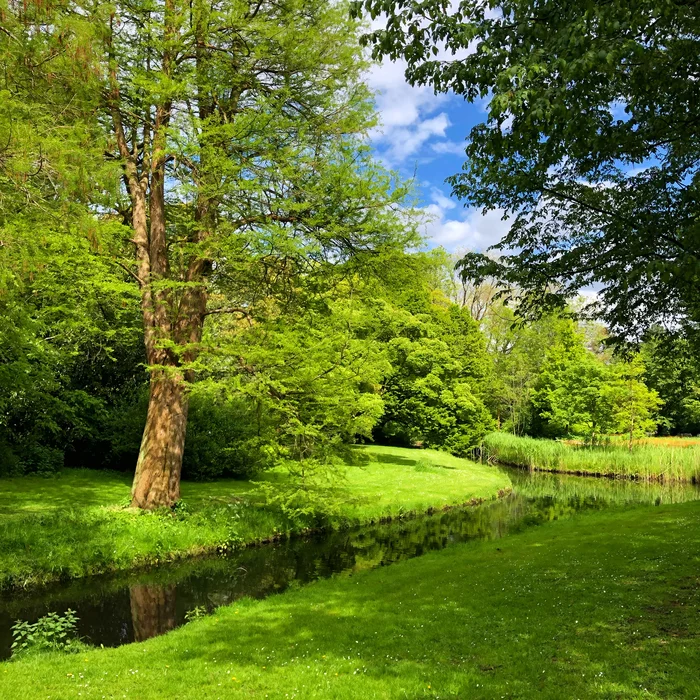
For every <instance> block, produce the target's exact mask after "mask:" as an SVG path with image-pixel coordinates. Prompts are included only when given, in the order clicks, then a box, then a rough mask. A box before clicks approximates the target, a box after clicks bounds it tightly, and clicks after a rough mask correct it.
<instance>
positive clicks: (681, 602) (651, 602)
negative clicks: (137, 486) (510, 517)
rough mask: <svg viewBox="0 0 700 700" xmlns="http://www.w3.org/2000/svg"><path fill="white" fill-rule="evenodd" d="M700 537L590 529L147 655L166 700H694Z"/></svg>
mask: <svg viewBox="0 0 700 700" xmlns="http://www.w3.org/2000/svg"><path fill="white" fill-rule="evenodd" d="M674 509H675V510H674ZM681 521H682V522H681ZM699 532H700V509H698V506H697V505H695V504H686V505H682V506H670V507H666V508H659V509H653V510H650V509H639V510H635V511H633V512H631V513H622V514H621V513H606V514H600V513H595V514H591V515H587V516H585V517H584V518H580V519H575V520H571V521H567V522H566V523H563V524H562V523H558V524H557V525H556V526H547V527H545V528H538V529H535V530H530V531H528V532H526V533H523V534H522V535H520V536H518V537H516V538H513V539H511V540H509V541H508V542H499V543H484V544H481V545H476V546H471V547H470V548H469V549H466V548H465V547H460V546H458V547H454V548H452V549H448V550H443V551H442V552H439V553H434V554H431V555H428V556H425V557H422V558H419V559H414V560H412V561H410V562H406V563H404V564H401V565H398V566H395V567H392V568H391V569H379V570H376V571H374V572H372V573H367V574H365V573H362V574H359V575H357V576H352V577H342V578H336V579H333V580H330V581H323V582H320V583H318V584H316V585H313V586H310V587H307V588H305V589H304V590H299V591H292V592H289V593H287V594H285V595H283V596H277V597H273V598H270V599H268V600H267V601H265V602H262V603H257V602H254V601H250V600H243V601H241V602H239V603H237V604H236V605H234V606H231V607H229V608H225V609H222V610H220V611H219V612H218V613H217V615H216V616H215V617H214V618H213V619H207V620H204V621H201V622H197V623H194V624H193V625H191V626H187V627H185V628H183V629H182V630H180V631H178V632H175V633H173V635H170V636H167V637H164V638H161V639H158V640H153V642H152V646H149V647H148V648H147V649H148V651H149V652H150V653H149V658H154V657H153V655H154V653H155V654H156V655H157V659H158V663H159V664H161V665H162V664H168V665H169V668H170V669H174V670H171V671H170V672H169V673H170V676H169V679H168V683H170V685H169V686H168V687H169V688H171V689H172V688H173V687H178V684H181V687H183V688H184V687H187V685H186V684H187V683H188V682H191V680H188V679H191V678H193V677H197V678H198V679H199V681H200V682H201V688H200V690H201V692H202V693H204V687H205V686H206V685H207V683H211V685H212V686H215V685H216V683H215V681H219V675H220V676H221V679H222V680H226V681H228V682H230V681H229V679H228V677H226V678H224V675H225V671H226V669H227V668H233V669H235V671H234V673H235V676H237V678H239V679H243V682H245V683H246V684H247V686H246V687H247V688H248V692H253V693H254V692H255V691H256V690H263V689H264V690H265V691H266V692H267V691H268V690H270V691H272V690H277V691H280V690H284V689H289V688H304V695H303V697H343V698H344V697H397V698H398V697H437V696H438V695H439V696H440V697H453V698H456V697H500V696H501V695H506V697H548V698H561V697H563V695H562V689H564V688H566V691H565V695H564V696H565V697H641V695H640V688H644V689H645V692H647V693H648V694H650V695H651V696H652V697H690V696H692V694H693V692H695V691H697V689H698V680H697V673H696V668H697V654H698V639H700V621H699V618H698V614H697V612H698V609H699V608H700V584H698V581H697V575H696V572H695V571H694V565H693V561H692V560H693V556H694V554H693V553H696V552H697V551H698V547H699V546H700V535H698V533H699ZM650 561H654V562H659V561H661V562H662V563H663V566H660V567H654V568H650V567H649V565H648V563H649V562H650ZM671 618H672V619H673V624H672V625H669V621H670V620H671ZM145 650H146V649H145V648H144V649H143V650H142V649H141V648H140V647H133V648H129V647H125V648H124V649H123V650H120V652H117V654H118V656H115V657H113V658H114V659H115V660H116V659H119V663H120V664H121V666H123V667H124V668H128V667H132V666H133V665H134V664H136V663H137V661H138V660H139V659H144V654H143V652H144V651H145ZM205 663H206V664H208V671H207V672H206V673H202V672H201V669H203V668H205V666H204V664H205ZM198 669H200V671H198ZM213 669H221V672H219V671H216V672H215V671H214V670H213ZM217 674H219V675H217ZM324 674H327V676H326V675H324ZM336 674H337V676H336ZM327 677H330V680H328V678H327ZM151 678H152V682H153V683H155V684H156V685H155V686H154V691H157V690H158V688H159V687H160V688H161V689H163V688H165V681H161V680H160V677H159V676H158V675H157V674H153V676H152V677H151ZM209 679H211V680H209ZM173 684H175V686H173ZM330 684H336V685H334V686H331V685H330ZM348 684H349V685H348ZM198 692H199V690H198ZM242 694H243V693H242ZM149 697H151V696H149Z"/></svg>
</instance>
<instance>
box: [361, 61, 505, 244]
mask: <svg viewBox="0 0 700 700" xmlns="http://www.w3.org/2000/svg"><path fill="white" fill-rule="evenodd" d="M404 69H405V64H403V63H402V62H401V61H398V62H395V63H392V62H389V61H385V62H383V63H382V64H380V65H376V66H374V67H373V68H372V69H371V70H370V73H369V76H368V82H369V85H370V87H371V88H372V89H373V90H374V91H375V93H376V102H377V108H378V111H379V116H380V119H381V126H380V127H379V128H378V129H376V130H374V131H373V132H372V133H371V134H370V137H371V140H372V144H373V146H374V148H375V150H376V152H377V155H378V156H379V157H380V158H381V160H382V161H383V162H384V163H385V165H387V166H388V167H389V168H391V169H393V170H397V171H398V172H399V173H400V174H401V175H402V176H403V177H405V178H412V177H413V176H414V173H415V179H416V185H417V190H418V194H419V196H420V198H421V205H422V207H423V208H424V209H425V211H426V213H427V214H428V215H430V216H432V218H433V220H432V222H431V223H429V224H427V225H426V230H425V233H426V235H427V236H428V238H429V245H431V246H434V245H442V246H444V247H445V248H446V249H447V250H449V251H455V252H463V251H466V250H484V249H485V248H487V247H488V246H490V245H492V244H493V243H496V242H497V241H498V240H499V239H500V238H501V237H502V236H503V235H505V233H506V231H507V229H508V224H507V223H506V222H504V221H502V220H501V215H500V213H499V212H490V213H489V214H487V215H486V216H482V215H481V214H480V212H478V211H475V210H473V209H465V208H464V206H463V204H462V203H461V202H460V201H459V200H458V199H456V198H454V197H452V196H451V195H450V187H449V185H447V184H446V183H445V178H446V177H448V176H449V175H454V174H455V173H457V172H459V171H460V169H461V167H462V163H463V162H464V139H465V137H466V136H467V134H468V133H469V130H470V129H471V127H472V126H473V125H474V124H476V123H478V122H481V121H483V120H484V118H485V117H486V113H485V111H484V106H483V105H482V104H469V103H467V102H465V101H464V100H462V99H461V98H459V97H457V96H456V95H434V94H433V91H432V89H431V88H428V87H411V86H410V85H409V84H408V83H407V82H406V80H405V78H404Z"/></svg>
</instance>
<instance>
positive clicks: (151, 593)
mask: <svg viewBox="0 0 700 700" xmlns="http://www.w3.org/2000/svg"><path fill="white" fill-rule="evenodd" d="M508 473H509V476H510V477H511V480H512V481H513V484H514V492H513V493H512V494H511V495H510V496H508V497H507V498H504V499H501V500H499V501H496V502H491V503H488V504H484V505H482V506H479V507H476V508H467V509H456V510H452V511H447V512H444V513H439V514H436V515H432V516H426V517H421V518H416V519H413V520H406V521H399V522H393V523H388V524H384V525H377V526H372V527H364V528H358V529H354V530H346V531H342V532H331V533H327V534H321V535H316V536H313V537H308V538H303V539H302V538H297V539H292V540H289V541H286V542H281V543H278V544H275V545H266V546H264V547H259V548H251V549H248V550H243V551H241V552H239V553H238V554H236V555H232V556H229V557H225V558H220V557H213V558H205V559H198V560H194V561H189V562H186V563H184V564H180V565H177V566H168V567H162V568H159V569H158V570H155V571H151V572H147V573H142V574H139V575H130V576H128V575H127V576H121V577H95V578H92V579H87V580H82V581H74V582H72V583H70V584H62V585H57V586H53V587H51V588H48V589H44V590H43V591H41V592H40V593H36V594H34V595H29V596H26V595H25V596H15V597H14V598H12V599H0V658H3V657H6V656H9V652H10V643H11V632H10V627H11V625H12V623H13V621H14V620H16V619H23V620H30V621H33V620H36V619H37V618H38V617H40V616H41V615H45V614H46V613H47V612H50V611H58V612H64V611H65V610H66V609H67V608H72V609H73V610H75V611H76V612H77V614H78V616H79V618H80V622H79V632H80V634H81V635H82V636H83V637H85V638H86V640H87V641H89V642H91V643H93V644H98V645H99V644H104V645H105V646H119V645H120V644H125V643H127V642H130V641H140V640H143V639H148V638H149V637H153V636H156V635H159V634H164V633H165V632H168V631H169V630H171V629H173V628H174V627H177V626H178V625H181V624H183V623H184V622H185V619H186V615H187V612H188V611H190V610H193V609H194V608H195V607H199V608H204V609H205V610H207V611H211V610H213V609H214V608H215V607H217V606H220V605H225V604H227V603H231V602H233V601H234V600H237V599H238V598H241V597H243V596H249V597H253V598H263V597H265V596H268V595H270V594H272V593H276V592H279V591H282V590H284V589H285V588H287V587H288V586H290V585H303V584H305V583H307V582H309V581H313V580H315V579H318V578H324V577H328V576H331V575H334V574H339V575H349V574H352V573H353V572H354V571H358V570H361V569H368V568H373V567H377V566H386V565H389V564H392V563H393V562H396V561H400V560H402V559H409V558H411V557H416V556H420V555H421V554H424V553H426V552H430V551H433V550H437V549H443V548H444V547H448V546H450V545H453V544H457V543H460V542H467V541H469V540H475V539H480V540H483V539H497V538H500V537H504V536H506V535H508V534H510V533H513V532H517V531H519V530H522V529H524V528H527V527H532V526H535V525H538V524H540V523H544V522H547V521H551V520H557V519H562V518H568V517H571V516H572V515H574V514H575V513H578V512H581V511H585V510H591V509H600V508H605V507H611V506H614V507H629V506H630V505H633V504H646V505H654V504H658V503H670V502H680V501H687V500H695V499H698V498H700V489H698V488H697V487H694V486H683V485H673V486H672V485H662V484H642V483H634V482H629V481H612V480H607V479H593V478H585V477H575V476H574V477H572V476H559V475H551V474H542V473H533V474H529V473H527V472H518V471H509V472H508Z"/></svg>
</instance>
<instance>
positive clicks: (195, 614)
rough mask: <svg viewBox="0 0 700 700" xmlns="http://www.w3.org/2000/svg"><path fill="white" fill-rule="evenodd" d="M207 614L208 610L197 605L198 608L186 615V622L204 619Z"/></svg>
mask: <svg viewBox="0 0 700 700" xmlns="http://www.w3.org/2000/svg"><path fill="white" fill-rule="evenodd" d="M206 614H207V609H206V608H205V607H204V606H203V605H197V606H196V607H194V608H192V610H188V611H187V612H186V613H185V620H186V621H187V622H192V620H196V619H197V618H199V617H204V616H205V615H206Z"/></svg>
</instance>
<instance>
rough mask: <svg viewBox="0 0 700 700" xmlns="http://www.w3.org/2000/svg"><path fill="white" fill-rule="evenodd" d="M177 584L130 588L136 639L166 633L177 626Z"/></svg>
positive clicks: (141, 639)
mask: <svg viewBox="0 0 700 700" xmlns="http://www.w3.org/2000/svg"><path fill="white" fill-rule="evenodd" d="M176 591H177V585H176V584H174V583H171V584H168V585H167V586H158V585H154V584H151V585H136V586H131V587H130V588H129V600H130V604H131V623H132V625H133V628H134V641H136V642H142V641H143V640H144V639H150V638H151V637H157V636H158V635H159V634H165V633H166V632H169V631H170V630H171V629H174V628H175V627H176V626H177V611H176V606H175V592H176Z"/></svg>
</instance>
